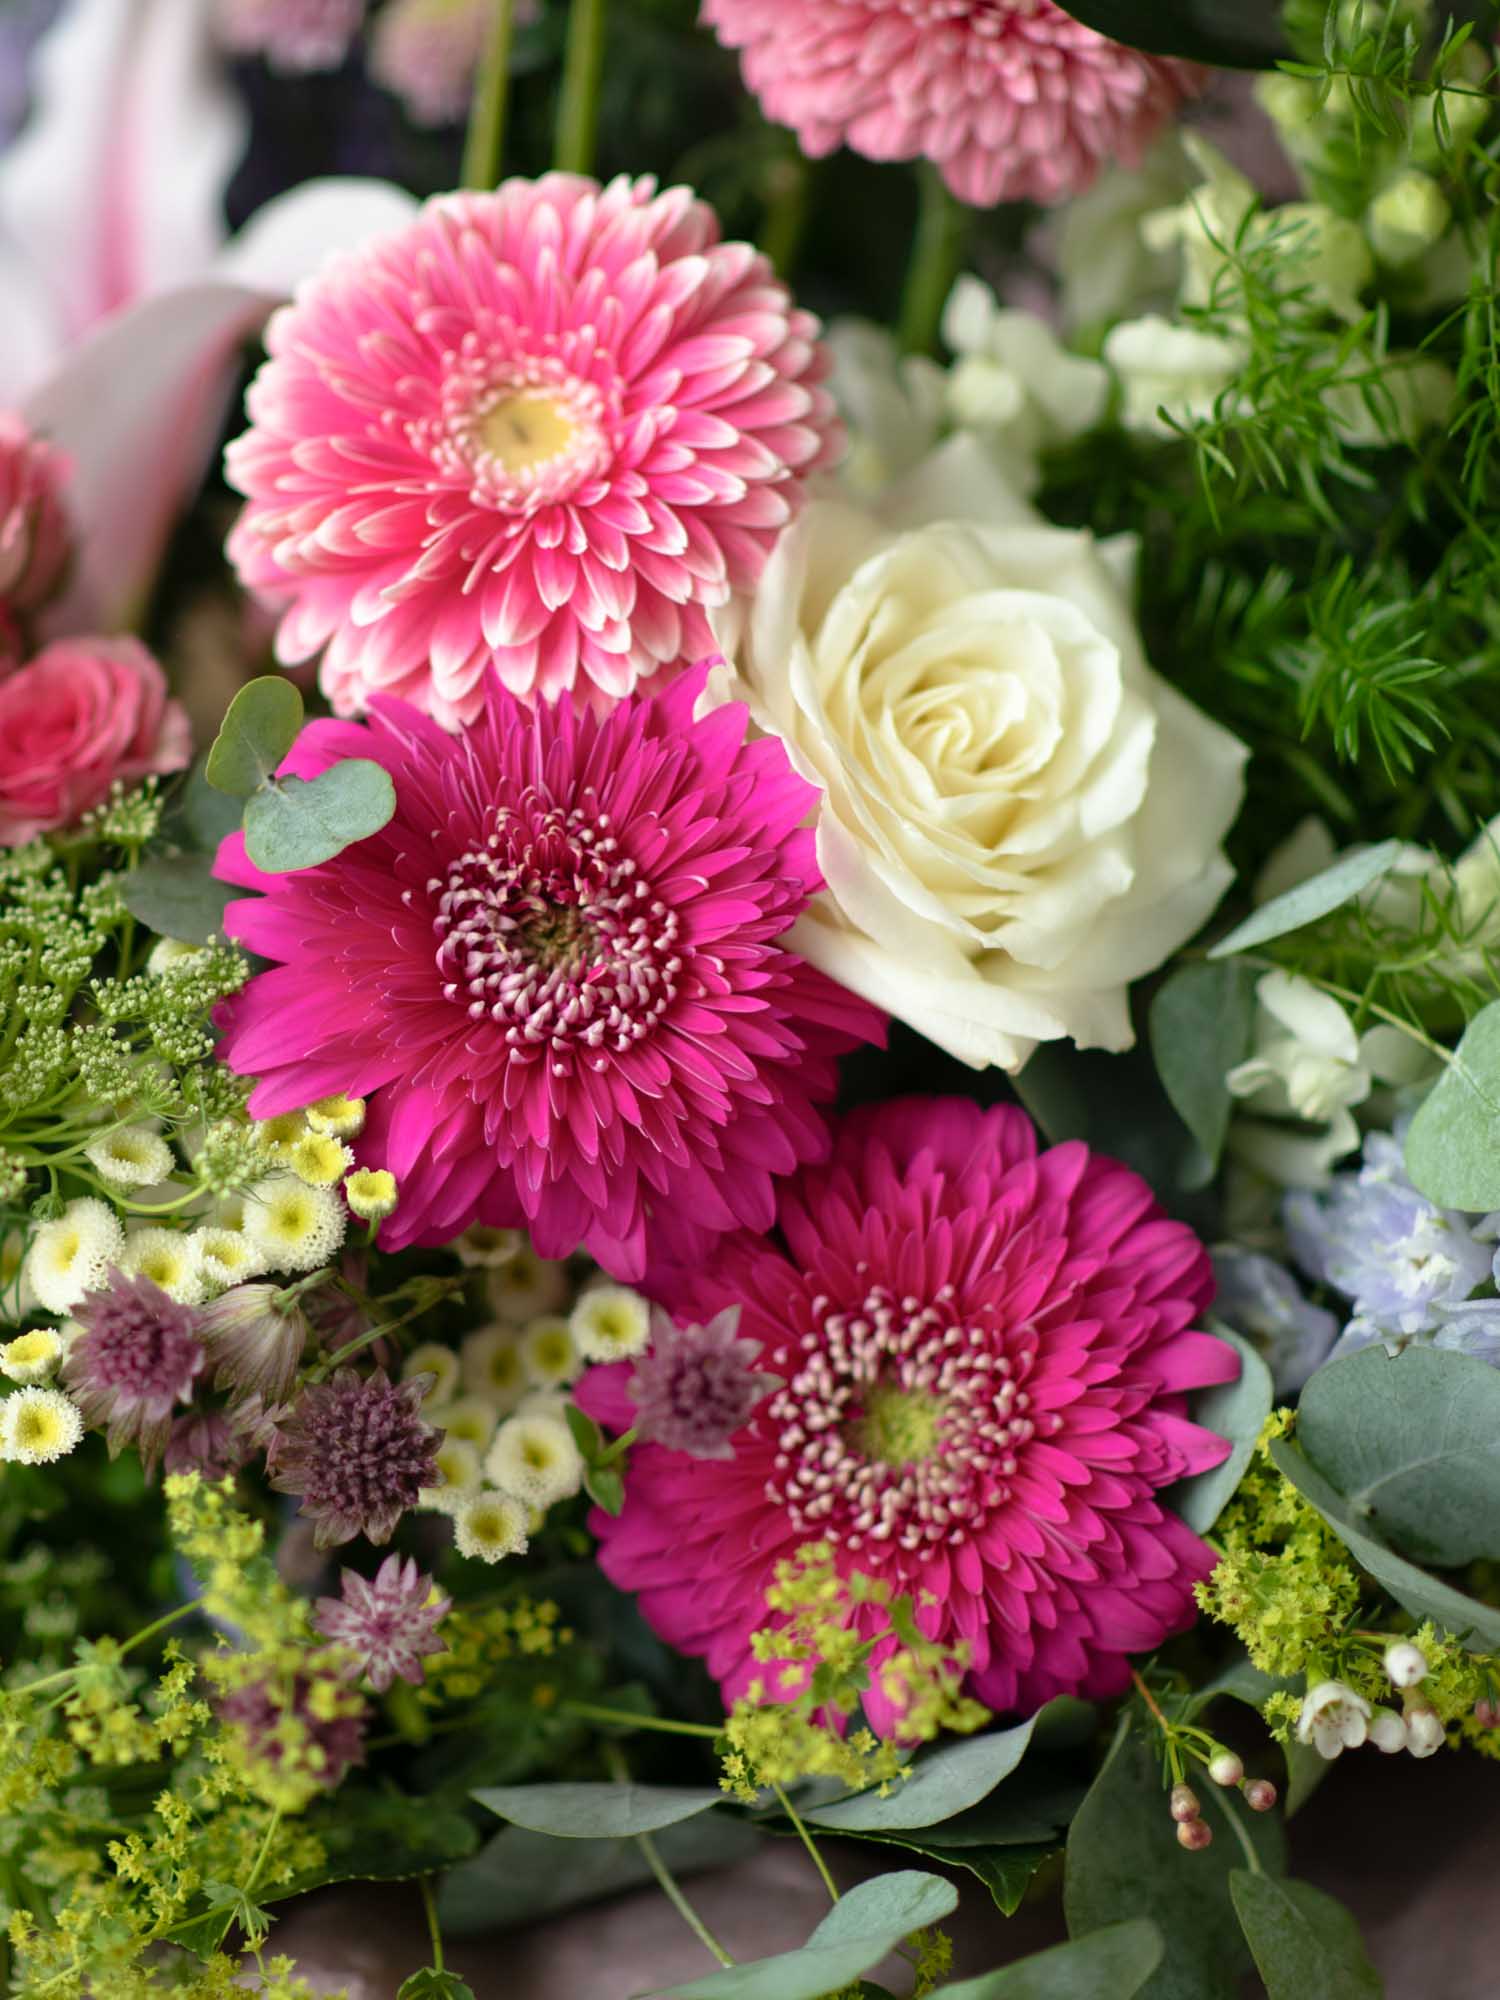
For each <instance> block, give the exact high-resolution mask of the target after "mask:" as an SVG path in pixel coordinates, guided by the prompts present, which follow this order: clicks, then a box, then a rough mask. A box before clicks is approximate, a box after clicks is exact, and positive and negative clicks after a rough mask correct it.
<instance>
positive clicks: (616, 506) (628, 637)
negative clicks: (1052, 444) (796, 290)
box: [227, 174, 837, 727]
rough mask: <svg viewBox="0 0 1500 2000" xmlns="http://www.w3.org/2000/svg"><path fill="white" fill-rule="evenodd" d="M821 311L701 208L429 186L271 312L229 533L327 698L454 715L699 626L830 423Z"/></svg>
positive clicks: (632, 669)
mask: <svg viewBox="0 0 1500 2000" xmlns="http://www.w3.org/2000/svg"><path fill="white" fill-rule="evenodd" d="M816 332H817V322H816V320H814V319H813V318H812V317H811V316H810V315H809V314H807V313H805V312H799V311H797V310H795V309H794V308H793V306H792V303H791V299H790V297H789V295H788V293H787V291H786V289H785V287H784V286H783V285H781V284H779V283H778V282H777V280H776V278H775V277H774V276H773V274H772V271H771V267H770V265H769V264H768V263H767V262H766V260H765V258H764V257H762V256H760V255H758V254H757V252H756V251H754V250H753V249H751V248H750V247H749V246H748V245H747V244H743V243H720V242H719V241H718V224H717V222H716V220H715V218H714V215H713V212H712V211H711V210H710V209H708V208H706V207H705V206H704V204H703V203H702V202H700V201H696V200H695V199H694V198H693V196H692V194H691V193H690V192H689V191H688V190H687V189H686V188H673V189H670V190H669V191H668V192H667V193H665V194H660V195H658V194H657V193H656V192H655V182H654V181H651V180H649V179H643V180H637V181H631V180H627V179H624V178H621V179H619V180H615V181H612V182H611V183H610V184H609V186H608V187H604V188H601V187H600V186H599V185H598V184H597V183H596V182H594V181H590V180H583V179H579V178H578V177H576V176H574V175H571V174H548V175H547V176H546V177H545V178H544V179H542V180H539V181H522V180H512V181H507V182H506V183H505V184H504V185H503V186H502V187H501V188H500V189H499V190H498V191H497V192H496V193H494V194H456V195H445V196H443V197H442V198H440V199H438V200H435V201H431V202H429V203H428V204H427V206H426V207H425V208H424V209H423V211H422V213H421V215H420V216H419V217H418V219H417V220H416V221H415V222H414V223H412V224H411V226H410V227H409V228H407V229H404V230H402V231H401V232H400V233H399V234H398V235H395V236H391V237H388V238H386V239H385V241H384V242H382V243H379V244H377V245H375V246H374V247H373V248H371V249H369V250H365V251H362V252H360V253H359V254H357V255H355V256H352V257H348V258H345V259H344V260H343V261H341V262H339V263H337V264H335V265H334V266H333V267H332V268H331V269H329V270H327V271H325V272H324V273H323V274H322V275H321V276H320V277H318V278H315V279H314V280H313V281H312V282H311V283H310V284H308V285H306V286H305V287H304V288H303V289H302V291H301V292H300V293H299V294H298V297H297V299H296V300H295V302H294V303H293V304H292V305H290V306H288V307H287V308H285V309H284V310H283V311H282V312H280V313H278V314H276V315H275V317H274V318H273V319H272V321H271V324H270V328H269V331H268V334H267V347H268V349H269V351H270V359H269V360H268V361H267V362H266V364H265V366H264V367H263V368H262V369H261V371H260V374H259V375H258V376H257V377H256V380H255V382H254V384H253V385H252V387H251V390H250V396H249V403H248V408H249V412H250V416H251V419H252V423H251V428H250V430H249V431H247V432H246V434H245V435H244V436H243V437H241V438H239V439H237V440H236V441H235V443H234V444H232V445H231V446H230V448H229V454H228V461H227V463H228V470H229V477H230V479H231V481H232V482H233V484H234V485H236V486H237V487H238V488H239V490H240V491H241V492H242V493H244V494H246V495H247V496H248V499H249V505H248V506H247V507H246V508H245V511H244V513H243V514H242V516H241V518H240V520H239V522H238V524H237V526H236V527H235V529H234V532H233V533H232V535H231V536H230V540H229V549H230V553H231V555H232V556H233V558H234V560H235V562H236V563H237V564H238V566H239V570H240V574H241V576H242V578H243V579H244V581H245V582H246V583H247V584H249V585H250V586H251V587H252V588H254V589H256V590H259V591H261V592H263V593H264V594H265V595H266V596H267V597H268V598H269V599H271V600H273V601H276V602H280V603H283V604H287V605H288V606H289V608H288V610H287V611H286V615H285V616H284V617H283V619H282V621H281V626H280V630H279V633H278V638H277V648H278V654H279V657H280V658H281V659H282V661H283V662H285V663H287V664H291V663H293V662H295V661H298V660H305V659H307V658H309V657H310V656H311V655H313V654H314V653H316V652H317V651H318V650H319V648H320V647H325V646H326V648H327V651H326V652H325V654H324V658H323V687H324V689H325V691H326V693H327V694H328V696H329V698H330V700H331V701H332V702H333V705H334V707H335V708H336V709H337V710H338V711H339V712H340V713H341V714H346V715H348V714H354V713H357V712H359V711H360V710H362V709H363V708H364V706H365V704H366V701H367V698H368V696H369V695H370V694H372V693H374V692H377V691H380V692H386V693H392V694H397V695H400V696H402V697H403V698H404V699H406V700H408V701H411V702H414V703H415V704H416V706H418V707H419V708H422V709H425V710H426V711H427V712H428V713H429V714H431V715H434V716H436V717H437V719H438V720H439V721H440V722H442V723H443V724H445V725H446V726H448V727H454V726H456V725H457V724H459V723H461V722H468V721H472V720H473V718H474V717H475V716H476V715H477V714H478V713H479V710H480V708H481V707H482V706H483V702H484V690H483V681H484V675H485V670H486V668H487V666H489V665H490V664H493V665H494V666H495V667H496V668H497V669H498V670H499V673H500V677H501V679H502V681H503V682H504V684H505V685H506V687H508V688H510V689H511V690H513V691H514V692H515V693H518V694H522V695H528V696H529V695H532V694H541V695H543V696H545V697H547V698H549V699H551V698H555V697H556V696H558V695H561V694H564V693H566V692H568V691H569V690H571V689H575V688H576V689H578V690H579V691H580V693H583V694H589V695H593V694H596V693H600V692H602V693H603V694H605V695H620V694H625V693H628V692H629V690H630V689H631V688H632V687H633V686H634V685H635V683H636V681H637V680H638V679H639V678H640V677H641V676H642V675H645V674H648V673H650V672H652V671H653V670H654V669H655V668H656V667H658V666H659V665H661V664H663V663H667V662H675V661H677V660H679V659H680V658H683V657H684V656H685V657H687V658H694V657H698V656H701V655H702V654H704V653H706V652H708V651H709V650H710V645H711V642H710V641H709V639H708V627H707V621H706V618H705V616H704V611H705V607H706V606H711V605H720V604H723V603H724V602H725V601H726V599H727V598H728V597H729V596H730V594H731V592H732V591H736V590H746V589H748V588H749V587H750V586H751V585H752V584H753V583H754V582H755V580H756V578H757V577H758V576H759V575H760V572H761V568H762V566H763V565H764V563H765V560H766V556H767V554H768V553H769V550H770V547H771V543H772V541H773V540H774V538H775V536H776V534H777V532H778V530H779V529H780V528H782V527H783V526H784V525H785V523H786V522H787V521H788V520H790V519H791V517H792V515H793V513H794V512H795V511H796V508H797V506H798V504H799V502H800V501H801V498H802V482H801V477H800V475H802V474H804V473H806V472H808V471H810V470H811V469H812V468H813V467H814V466H817V465H819V464H821V463H822V462H823V461H824V460H825V459H826V458H827V457H828V456H829V454H830V452H831V450H832V447H833V445H834V443H835V441H836V436H837V426H836V423H835V420H834V415H833V404H832V401H831V399H830V397H829V395H828V393H827V391H826V390H824V389H822V388H820V387H819V386H818V384H819V383H820V381H821V379H822V377H823V375H824V373H825V372H826V356H825V354H824V353H823V351H822V349H821V348H819V347H818V346H817V344H816V342H815V340H814V335H815V333H816Z"/></svg>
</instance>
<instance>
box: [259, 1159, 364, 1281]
mask: <svg viewBox="0 0 1500 2000" xmlns="http://www.w3.org/2000/svg"><path fill="white" fill-rule="evenodd" d="M347 1227H348V1218H347V1216H346V1214H345V1212H344V1204H343V1203H342V1202H341V1201H340V1200H339V1198H338V1196H337V1195H336V1194H333V1193H332V1192H331V1191H330V1190H329V1189H327V1188H316V1187H309V1186H308V1185H307V1183H306V1181H301V1180H298V1178H297V1176H296V1175H295V1174H272V1175H271V1176H270V1177H269V1179H267V1180H263V1181H257V1182H256V1184H255V1186H254V1187H253V1188H251V1189H250V1190H249V1193H248V1195H247V1197H246V1201H245V1233H246V1234H247V1235H248V1236H249V1238H250V1240H251V1242H252V1243H254V1244H256V1245H258V1247H259V1248H260V1250H261V1251H262V1253H263V1254H264V1256H265V1259H266V1264H267V1267H268V1268H269V1269H270V1270H273V1271H315V1270H316V1269H317V1268H318V1266H319V1265H320V1264H325V1263H327V1261H328V1259H329V1258H330V1257H331V1256H332V1255H333V1253H334V1251H335V1250H337V1249H338V1247H339V1245H340V1244H341V1243H342V1242H343V1240H344V1231H345V1229H346V1228H347Z"/></svg>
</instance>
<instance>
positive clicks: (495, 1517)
mask: <svg viewBox="0 0 1500 2000" xmlns="http://www.w3.org/2000/svg"><path fill="white" fill-rule="evenodd" d="M526 1525H527V1514H526V1509H525V1508H524V1507H523V1506H522V1505H521V1503H520V1502H519V1501H518V1500H512V1499H511V1498H510V1496H509V1495H508V1494H505V1493H473V1494H470V1495H468V1496H467V1497H466V1498H465V1499H464V1500H463V1501H462V1502H460V1504H459V1505H458V1506H457V1507H456V1508H455V1509H454V1512H453V1540H454V1545H455V1546H456V1548H457V1549H458V1552H459V1554H460V1555H461V1556H477V1557H478V1559H479V1561H480V1562H487V1563H494V1562H499V1561H500V1560H501V1559H502V1558H503V1557H505V1556H523V1555H525V1553H526V1550H527V1547H528V1545H529V1537H528V1535H527V1533H526Z"/></svg>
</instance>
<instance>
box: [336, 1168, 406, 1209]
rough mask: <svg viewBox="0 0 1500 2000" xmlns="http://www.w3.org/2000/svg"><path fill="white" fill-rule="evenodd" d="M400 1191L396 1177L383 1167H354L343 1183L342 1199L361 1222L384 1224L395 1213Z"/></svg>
mask: <svg viewBox="0 0 1500 2000" xmlns="http://www.w3.org/2000/svg"><path fill="white" fill-rule="evenodd" d="M399 1195H400V1190H399V1189H398V1188H397V1186H396V1176H395V1175H394V1174H393V1173H389V1172H387V1170H386V1169H385V1168H384V1167H356V1168H355V1170H354V1172H353V1173H352V1174H350V1176H349V1178H348V1179H347V1180H346V1181H345V1182H344V1199H345V1201H347V1202H348V1204H349V1212H350V1214H351V1215H357V1216H358V1217H359V1219H360V1221H361V1222H384V1220H385V1218H386V1217H387V1216H388V1215H394V1214H395V1213H396V1203H397V1201H398V1199H399Z"/></svg>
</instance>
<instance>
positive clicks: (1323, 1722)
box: [1297, 1681, 1370, 1759]
mask: <svg viewBox="0 0 1500 2000" xmlns="http://www.w3.org/2000/svg"><path fill="white" fill-rule="evenodd" d="M1369 1722H1370V1704H1369V1703H1368V1702H1367V1701H1366V1700H1365V1698H1364V1696H1363V1695H1359V1694H1356V1693H1355V1692H1354V1690H1353V1688H1352V1687H1346V1686H1345V1685H1344V1683H1343V1682H1342V1681H1319V1683H1318V1685H1317V1686H1316V1687H1314V1688H1309V1689H1308V1691H1307V1698H1306V1700H1305V1701H1304V1702H1303V1704H1302V1713H1301V1714H1300V1715H1299V1716H1298V1718H1297V1740H1298V1742H1299V1743H1311V1744H1312V1746H1313V1748H1314V1749H1315V1750H1316V1751H1317V1753H1318V1755H1319V1756H1320V1757H1327V1758H1330V1759H1331V1758H1334V1757H1338V1756H1341V1755H1342V1753H1343V1752H1344V1751H1345V1750H1357V1749H1358V1748H1359V1746H1360V1744H1361V1743H1363V1742H1364V1740H1365V1737H1366V1736H1367V1735H1368V1734H1369Z"/></svg>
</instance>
